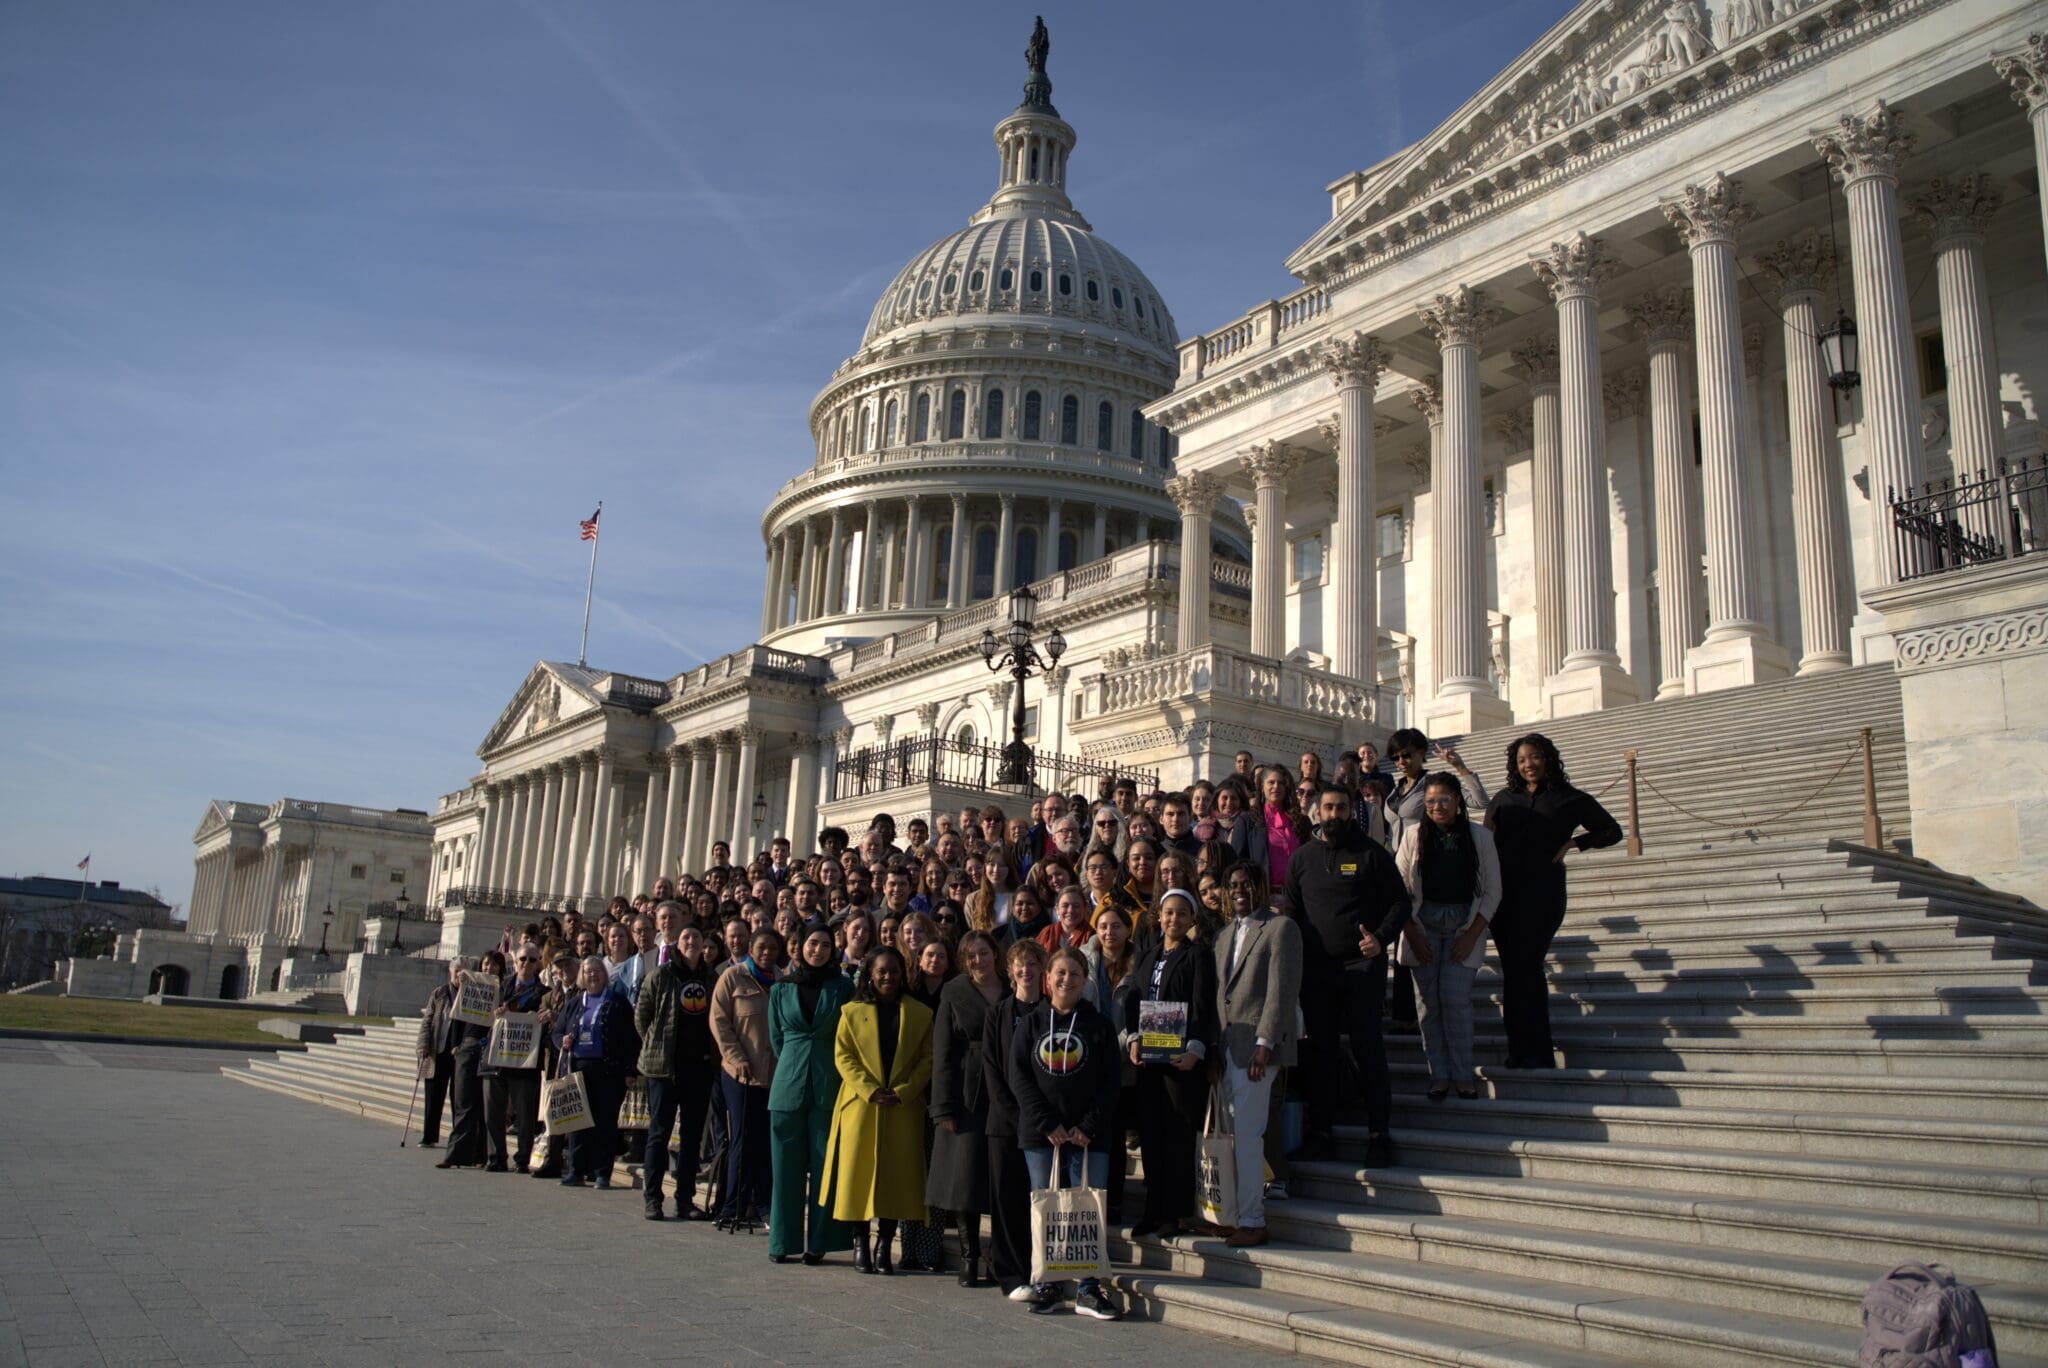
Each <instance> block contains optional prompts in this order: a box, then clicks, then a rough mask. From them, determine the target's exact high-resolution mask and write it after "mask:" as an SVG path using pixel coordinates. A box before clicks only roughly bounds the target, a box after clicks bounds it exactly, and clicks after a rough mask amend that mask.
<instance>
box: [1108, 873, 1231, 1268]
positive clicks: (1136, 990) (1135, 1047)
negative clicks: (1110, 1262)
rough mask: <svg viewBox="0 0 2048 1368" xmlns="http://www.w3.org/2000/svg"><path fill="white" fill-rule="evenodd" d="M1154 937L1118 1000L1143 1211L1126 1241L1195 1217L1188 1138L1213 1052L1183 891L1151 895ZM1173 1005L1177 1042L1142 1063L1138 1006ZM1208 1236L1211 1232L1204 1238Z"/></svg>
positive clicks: (1209, 989) (1198, 954)
mask: <svg viewBox="0 0 2048 1368" xmlns="http://www.w3.org/2000/svg"><path fill="white" fill-rule="evenodd" d="M1158 918H1159V939H1157V940H1155V941H1152V942H1150V943H1148V944H1147V945H1146V946H1145V947H1144V948H1143V949H1142V950H1140V951H1139V952H1138V962H1137V965H1136V967H1135V968H1133V969H1132V970H1131V977H1130V984H1131V988H1130V991H1129V992H1128V993H1125V994H1124V995H1123V997H1124V1008H1123V1010H1124V1020H1123V1041H1124V1048H1125V1051H1126V1052H1127V1053H1128V1055H1129V1056H1130V1061H1131V1063H1132V1064H1134V1065H1136V1066H1137V1069H1138V1083H1137V1089H1136V1091H1137V1105H1136V1107H1135V1109H1134V1110H1135V1111H1136V1114H1137V1117H1138V1143H1139V1146H1140V1149H1141V1152H1142V1153H1143V1154H1144V1156H1145V1210H1144V1211H1143V1213H1141V1214H1140V1216H1139V1218H1138V1223H1137V1225H1136V1226H1135V1227H1134V1228H1133V1229H1132V1230H1131V1235H1132V1237H1133V1238H1140V1237H1143V1236H1146V1235H1158V1236H1161V1237H1163V1238H1169V1239H1170V1238H1171V1237H1173V1236H1175V1235H1178V1234H1180V1233H1181V1231H1183V1230H1184V1229H1186V1228H1187V1227H1186V1223H1187V1222H1188V1221H1190V1220H1192V1219H1193V1218H1194V1214H1195V1137H1196V1136H1197V1135H1199V1134H1200V1133H1201V1130H1202V1122H1203V1119H1204V1114H1205V1113H1206V1112H1207V1110H1208V1106H1209V1071H1208V1069H1206V1068H1205V1067H1203V1065H1204V1062H1205V1061H1206V1060H1207V1059H1208V1057H1209V1052H1210V1051H1211V1050H1213V1049H1215V1048H1216V957H1215V955H1214V954H1213V953H1212V951H1211V949H1210V947H1209V946H1208V945H1205V944H1198V943H1197V942H1196V941H1195V939H1194V929H1195V896H1194V894H1192V893H1190V892H1188V891H1187V890H1186V889H1184V888H1170V889H1168V890H1167V891H1166V892H1164V893H1162V894H1160V895H1159V907H1158ZM1145 1002H1178V1003H1181V1004H1182V1005H1183V1006H1185V1007H1186V1008H1187V1017H1186V1035H1185V1043H1184V1044H1183V1045H1182V1047H1181V1049H1180V1051H1179V1052H1178V1053H1176V1054H1175V1055H1174V1056H1173V1057H1172V1058H1171V1059H1168V1060H1159V1061H1147V1060H1145V1059H1144V1058H1143V1057H1142V1054H1143V1051H1142V1039H1141V1034H1140V1032H1139V1030H1138V1016H1139V1004H1141V1003H1145ZM1212 1233H1213V1232H1212Z"/></svg>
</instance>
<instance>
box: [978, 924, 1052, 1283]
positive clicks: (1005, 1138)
mask: <svg viewBox="0 0 2048 1368" xmlns="http://www.w3.org/2000/svg"><path fill="white" fill-rule="evenodd" d="M1003 962H1004V963H1005V965H1007V966H1008V969H1009V978H1010V992H1009V994H1008V995H1007V996H1005V997H1001V998H998V999H996V1002H995V1005H994V1006H992V1007H990V1008H989V1009H988V1020H987V1021H986V1022H984V1023H983V1025H982V1028H981V1079H982V1092H983V1094H984V1095H985V1096H986V1098H987V1100H988V1119H987V1121H985V1122H984V1123H983V1131H984V1133H985V1137H986V1142H987V1145H988V1183H989V1215H988V1226H989V1245H988V1266H989V1272H990V1274H992V1275H993V1276H994V1278H995V1280H996V1286H998V1287H1000V1288H1001V1289H1002V1290H1003V1295H1004V1296H1006V1297H1008V1298H1009V1299H1010V1300H1011V1301H1030V1300H1031V1299H1032V1298H1033V1297H1034V1296H1035V1295H1036V1293H1035V1290H1034V1289H1033V1288H1032V1286H1031V1282H1030V1278H1031V1251H1030V1248H1029V1243H1030V1240H1031V1170H1029V1169H1027V1168H1026V1167H1024V1151H1023V1150H1022V1149H1020V1148H1018V1145H1017V1097H1016V1094H1014V1093H1012V1092H1011V1091H1010V1042H1011V1041H1012V1040H1013V1039H1015V1037H1016V1035H1017V1032H1018V1030H1019V1028H1020V1027H1021V1026H1022V1025H1023V1023H1024V1022H1026V1021H1027V1020H1029V1019H1030V1017H1031V1013H1032V1010H1033V1009H1034V1008H1036V1007H1037V1006H1038V999H1039V997H1040V995H1041V993H1042V992H1043V991H1044V987H1045V947H1043V946H1041V945H1040V944H1039V943H1038V942H1037V941H1035V940H1020V941H1018V942H1016V943H1015V944H1013V945H1012V946H1011V947H1010V948H1009V949H1008V950H1007V951H1005V952H1004V953H1003Z"/></svg>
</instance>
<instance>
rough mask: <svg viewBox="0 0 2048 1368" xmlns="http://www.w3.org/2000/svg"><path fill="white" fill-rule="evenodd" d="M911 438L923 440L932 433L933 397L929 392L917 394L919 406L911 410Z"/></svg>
mask: <svg viewBox="0 0 2048 1368" xmlns="http://www.w3.org/2000/svg"><path fill="white" fill-rule="evenodd" d="M911 415H912V416H911V420H910V440H911V441H913V442H922V441H923V440H925V438H927V437H929V436H931V435H932V397H931V396H930V395H929V394H920V395H918V396H917V407H916V408H915V409H913V410H911Z"/></svg>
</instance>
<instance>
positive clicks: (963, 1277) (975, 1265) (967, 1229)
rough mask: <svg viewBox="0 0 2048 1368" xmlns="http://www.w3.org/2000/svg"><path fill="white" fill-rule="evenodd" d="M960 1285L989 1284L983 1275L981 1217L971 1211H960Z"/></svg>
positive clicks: (977, 1285)
mask: <svg viewBox="0 0 2048 1368" xmlns="http://www.w3.org/2000/svg"><path fill="white" fill-rule="evenodd" d="M960 1285H961V1286H962V1287H986V1286H987V1285H988V1283H987V1281H986V1280H985V1279H983V1277H982V1276H981V1217H979V1216H977V1215H976V1214H974V1213H973V1212H971V1211H963V1212H961V1213H960Z"/></svg>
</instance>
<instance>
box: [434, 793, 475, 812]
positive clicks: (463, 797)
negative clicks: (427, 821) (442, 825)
mask: <svg viewBox="0 0 2048 1368" xmlns="http://www.w3.org/2000/svg"><path fill="white" fill-rule="evenodd" d="M476 805H477V796H476V790H475V789H457V790H455V792H453V793H444V794H442V795H441V797H440V798H439V799H438V800H437V801H436V802H435V804H434V816H435V817H436V818H441V817H452V816H454V815H455V814H456V813H458V812H464V811H467V810H468V809H470V808H473V807H475V806H476Z"/></svg>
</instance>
